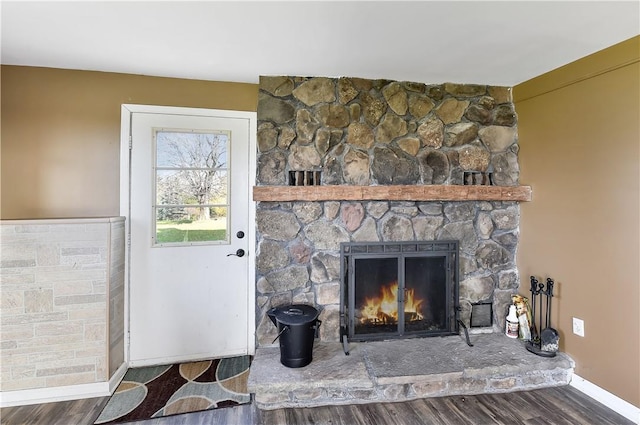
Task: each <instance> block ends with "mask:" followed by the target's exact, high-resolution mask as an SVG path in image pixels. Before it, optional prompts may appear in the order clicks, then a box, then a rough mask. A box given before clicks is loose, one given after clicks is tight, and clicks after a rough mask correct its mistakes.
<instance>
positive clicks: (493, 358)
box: [248, 333, 574, 410]
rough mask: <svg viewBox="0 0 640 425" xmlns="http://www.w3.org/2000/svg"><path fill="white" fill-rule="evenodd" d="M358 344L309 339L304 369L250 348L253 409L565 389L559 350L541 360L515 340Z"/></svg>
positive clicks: (274, 350)
mask: <svg viewBox="0 0 640 425" xmlns="http://www.w3.org/2000/svg"><path fill="white" fill-rule="evenodd" d="M471 339H472V340H471V342H472V343H473V344H474V346H473V347H469V346H468V345H466V343H465V342H464V339H463V338H461V337H459V336H448V337H431V338H416V339H402V340H390V341H375V342H359V343H353V342H352V343H351V344H350V352H351V355H349V356H346V355H345V354H344V351H343V349H342V344H340V343H338V342H316V344H315V345H314V350H313V361H312V362H311V364H309V365H308V366H305V367H303V368H288V367H285V366H283V365H282V364H281V363H280V349H279V347H277V346H274V347H262V348H258V349H257V350H256V354H255V357H254V359H253V362H252V364H251V368H250V372H249V382H248V386H249V391H250V392H251V393H254V394H255V402H256V405H257V406H258V408H260V409H264V410H270V409H279V408H283V407H316V406H324V405H337V404H361V403H374V402H396V401H407V400H413V399H417V398H427V397H442V396H448V395H472V394H484V393H500V392H511V391H521V390H531V389H536V388H544V387H553V386H562V385H567V384H568V383H569V382H570V381H571V377H572V375H573V368H574V362H573V360H572V359H571V358H570V357H569V356H568V355H567V354H565V353H558V355H557V356H555V357H552V358H547V357H540V356H537V355H535V354H532V353H530V352H529V351H527V350H526V349H525V345H524V343H523V342H522V341H520V340H515V339H510V338H507V337H506V336H504V335H502V334H497V333H493V334H475V335H472V336H471Z"/></svg>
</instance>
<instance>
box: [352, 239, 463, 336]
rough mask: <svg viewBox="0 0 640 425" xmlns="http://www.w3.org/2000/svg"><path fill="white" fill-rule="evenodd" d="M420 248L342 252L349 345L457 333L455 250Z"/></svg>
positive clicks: (398, 246)
mask: <svg viewBox="0 0 640 425" xmlns="http://www.w3.org/2000/svg"><path fill="white" fill-rule="evenodd" d="M352 245H353V244H352ZM417 245H418V244H416V243H412V244H408V245H404V244H399V243H395V244H390V245H389V246H383V247H382V248H378V245H376V247H375V248H371V247H372V246H373V245H372V244H369V246H368V248H367V252H362V251H363V249H362V245H359V246H351V247H350V248H348V249H347V251H349V252H347V253H345V252H344V250H343V255H342V257H343V268H344V274H343V277H344V279H343V280H344V282H343V284H342V296H343V308H342V312H343V317H344V323H345V329H344V333H347V334H348V336H349V338H350V339H351V340H372V339H383V338H386V337H409V336H422V335H444V334H450V333H452V332H453V331H454V330H455V329H456V326H455V325H456V323H455V317H456V316H455V314H456V311H455V308H456V307H457V302H456V300H457V296H458V294H457V292H458V291H457V285H455V284H454V283H455V281H456V279H455V271H454V269H455V267H456V261H455V257H456V256H455V251H449V250H445V251H444V252H442V251H439V250H433V249H431V250H423V251H419V250H417V249H416V248H417ZM455 247H456V250H457V244H456V245H455ZM395 248H397V249H395ZM431 248H433V246H431ZM359 251H360V252H359ZM394 251H395V252H394Z"/></svg>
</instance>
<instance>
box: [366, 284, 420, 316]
mask: <svg viewBox="0 0 640 425" xmlns="http://www.w3.org/2000/svg"><path fill="white" fill-rule="evenodd" d="M380 292H381V296H380V297H378V298H365V300H364V305H363V306H362V308H361V309H360V313H361V319H360V321H361V322H362V323H382V324H387V323H397V322H398V282H393V283H392V284H390V285H389V286H383V287H381V288H380ZM422 303H423V300H416V298H415V291H414V290H413V289H405V300H404V316H405V320H406V321H416V320H422V319H423V316H422V314H421V313H420V307H421V305H422Z"/></svg>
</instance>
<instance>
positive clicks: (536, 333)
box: [526, 276, 559, 357]
mask: <svg viewBox="0 0 640 425" xmlns="http://www.w3.org/2000/svg"><path fill="white" fill-rule="evenodd" d="M553 285H554V282H553V279H551V278H547V287H546V289H545V286H544V283H539V282H538V279H536V278H535V276H531V289H530V291H531V322H532V323H530V326H531V340H530V341H527V344H526V348H527V351H530V352H531V353H533V354H536V355H538V356H542V357H555V355H556V352H557V351H558V341H559V338H558V332H557V331H556V330H555V329H553V328H552V327H551V324H550V322H551V298H553ZM543 298H546V304H545V310H544V311H543ZM543 316H544V318H545V327H544V328H543V327H542V318H543ZM536 320H538V326H536Z"/></svg>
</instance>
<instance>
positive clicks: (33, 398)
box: [0, 363, 127, 407]
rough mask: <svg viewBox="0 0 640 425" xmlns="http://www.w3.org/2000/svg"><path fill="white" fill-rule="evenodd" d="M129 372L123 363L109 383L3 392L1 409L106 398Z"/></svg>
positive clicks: (0, 401) (0, 393) (0, 399)
mask: <svg viewBox="0 0 640 425" xmlns="http://www.w3.org/2000/svg"><path fill="white" fill-rule="evenodd" d="M126 371H127V364H126V363H123V364H122V365H121V366H120V367H119V368H118V370H117V371H116V372H115V373H114V374H113V376H112V377H111V379H109V382H96V383H93V384H80V385H68V386H64V387H50V388H34V389H30V390H18V391H1V392H0V407H10V406H27V405H30V404H42V403H53V402H58V401H68V400H81V399H83V398H93V397H106V396H110V395H111V394H113V392H114V391H115V389H116V387H117V386H118V384H119V383H120V381H121V380H122V377H123V376H124V374H125V373H126Z"/></svg>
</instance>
